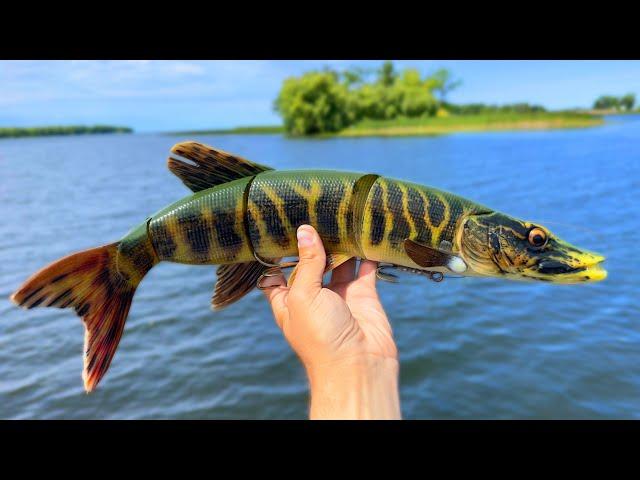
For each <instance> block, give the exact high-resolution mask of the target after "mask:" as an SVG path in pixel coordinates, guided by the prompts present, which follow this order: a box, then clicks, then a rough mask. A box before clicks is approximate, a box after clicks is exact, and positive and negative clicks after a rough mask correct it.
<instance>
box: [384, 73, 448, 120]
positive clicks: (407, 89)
mask: <svg viewBox="0 0 640 480" xmlns="http://www.w3.org/2000/svg"><path fill="white" fill-rule="evenodd" d="M393 90H394V95H393V98H394V99H395V100H396V101H397V102H398V110H399V112H400V113H401V114H402V115H404V116H406V117H420V116H423V115H434V114H435V113H436V111H437V109H438V102H437V101H436V99H435V98H434V96H433V94H432V93H431V91H432V87H431V79H430V78H427V79H425V80H422V79H421V78H420V72H418V70H415V69H407V70H405V71H404V72H403V73H402V76H401V77H400V78H399V79H398V80H397V81H396V83H395V84H394V86H393Z"/></svg>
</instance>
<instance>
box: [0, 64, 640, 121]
mask: <svg viewBox="0 0 640 480" xmlns="http://www.w3.org/2000/svg"><path fill="white" fill-rule="evenodd" d="M381 64H382V60H380V61H371V60H367V61H360V60H326V61H323V60H311V61H265V60H260V61H162V60H159V61H0V128H5V127H34V126H50V125H65V126H66V125H69V126H71V125H123V126H127V127H131V128H133V129H134V131H135V133H171V132H181V131H195V130H225V129H230V128H236V127H247V126H276V125H281V124H282V121H281V119H280V117H279V116H278V115H277V113H276V112H275V111H274V110H273V101H274V99H275V98H276V96H277V94H278V91H279V89H280V86H281V84H282V81H283V80H284V79H285V78H287V77H290V76H298V75H301V74H302V73H304V72H306V71H309V70H317V69H321V68H323V67H324V66H329V67H331V68H334V69H338V70H341V69H345V68H347V67H364V68H369V69H370V68H376V67H379V66H380V65H381ZM394 64H395V66H396V67H397V69H403V68H417V69H418V70H420V72H421V73H422V74H428V73H430V72H433V71H435V70H436V69H438V68H447V69H449V70H450V71H451V72H452V74H453V76H454V77H456V78H460V79H462V82H463V83H462V85H461V87H460V88H459V89H457V90H455V91H454V92H452V93H451V94H450V95H449V98H448V101H450V102H452V103H486V104H507V103H522V102H526V103H531V104H536V105H542V106H544V107H545V108H547V109H549V110H566V109H589V108H591V106H592V105H593V102H594V100H595V99H596V98H597V97H598V96H600V95H605V94H611V95H623V94H626V93H635V94H637V95H640V62H638V61H433V60H424V61H394Z"/></svg>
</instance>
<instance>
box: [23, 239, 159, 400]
mask: <svg viewBox="0 0 640 480" xmlns="http://www.w3.org/2000/svg"><path fill="white" fill-rule="evenodd" d="M119 244H120V242H116V243H112V244H109V245H104V246H102V247H97V248H92V249H89V250H85V251H82V252H79V253H75V254H72V255H69V256H66V257H64V258H61V259H60V260H58V261H56V262H53V263H52V264H50V265H48V266H46V267H44V268H43V269H42V270H40V271H39V272H36V273H35V274H34V275H32V276H31V278H29V279H28V280H27V281H26V282H25V283H24V284H23V285H22V286H21V287H20V288H19V289H18V290H17V291H16V292H15V293H14V294H13V295H12V296H11V300H12V301H13V302H15V303H16V304H18V305H20V306H21V307H25V308H33V307H38V306H40V307H58V308H66V307H69V308H71V307H73V308H74V309H75V311H76V313H77V314H78V315H79V316H80V317H82V321H83V323H84V326H85V336H84V369H83V372H82V379H83V380H84V388H85V390H86V391H87V392H91V391H92V390H93V389H94V388H95V387H96V386H97V385H98V382H100V379H101V378H102V377H103V376H104V374H105V373H106V371H107V369H108V368H109V365H110V363H111V360H112V359H113V355H114V353H115V351H116V348H117V347H118V343H119V341H120V337H121V336H122V331H123V329H124V323H125V320H126V318H127V314H128V313H129V307H130V306H131V300H132V299H133V295H134V293H135V291H136V287H137V286H138V284H139V283H140V280H141V278H142V276H143V275H144V274H145V273H146V271H148V269H149V268H150V266H148V268H147V266H143V267H141V269H144V268H146V271H144V272H139V273H141V274H140V275H129V274H122V273H121V272H120V271H119V269H118V255H119V251H118V246H119Z"/></svg>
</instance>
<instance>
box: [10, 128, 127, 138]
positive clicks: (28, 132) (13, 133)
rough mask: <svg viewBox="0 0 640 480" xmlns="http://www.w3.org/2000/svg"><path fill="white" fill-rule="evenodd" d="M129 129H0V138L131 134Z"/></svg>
mask: <svg viewBox="0 0 640 480" xmlns="http://www.w3.org/2000/svg"><path fill="white" fill-rule="evenodd" d="M132 132H133V129H131V128H129V127H114V126H111V125H93V126H86V125H70V126H49V127H8V128H7V127H4V128H3V127H0V138H17V137H41V136H51V135H89V134H107V133H132Z"/></svg>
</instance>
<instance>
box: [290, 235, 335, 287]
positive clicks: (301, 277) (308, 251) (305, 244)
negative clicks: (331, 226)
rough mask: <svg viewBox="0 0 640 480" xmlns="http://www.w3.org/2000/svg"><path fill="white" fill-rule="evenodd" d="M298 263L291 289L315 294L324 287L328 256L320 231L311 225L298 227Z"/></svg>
mask: <svg viewBox="0 0 640 480" xmlns="http://www.w3.org/2000/svg"><path fill="white" fill-rule="evenodd" d="M297 237H298V256H299V257H300V261H299V263H298V268H297V273H296V280H295V282H294V284H293V286H292V287H291V290H292V291H293V290H297V291H298V292H305V294H309V295H313V294H316V293H318V292H319V291H320V289H321V288H322V276H323V275H324V269H325V265H326V261H327V256H326V254H325V252H324V247H323V246H322V240H321V239H320V236H319V235H318V232H316V230H315V229H314V228H313V227H312V226H310V225H301V226H300V227H299V228H298V233H297Z"/></svg>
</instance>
